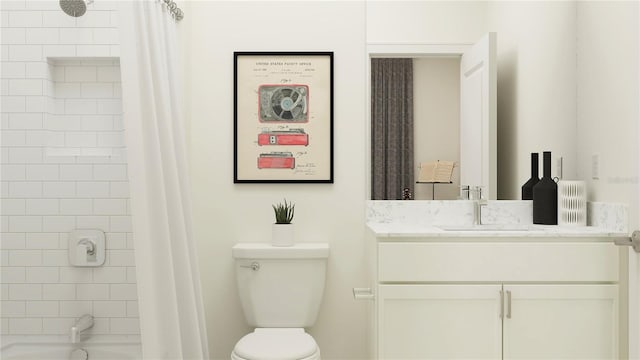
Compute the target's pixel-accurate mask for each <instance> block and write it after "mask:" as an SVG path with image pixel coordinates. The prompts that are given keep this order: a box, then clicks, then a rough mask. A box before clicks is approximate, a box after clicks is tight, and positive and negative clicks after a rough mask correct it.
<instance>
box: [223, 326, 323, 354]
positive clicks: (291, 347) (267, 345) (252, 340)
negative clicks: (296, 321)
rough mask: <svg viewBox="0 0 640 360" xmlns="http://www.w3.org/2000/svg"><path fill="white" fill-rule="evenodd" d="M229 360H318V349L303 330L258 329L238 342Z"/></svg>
mask: <svg viewBox="0 0 640 360" xmlns="http://www.w3.org/2000/svg"><path fill="white" fill-rule="evenodd" d="M231 359H232V360H320V349H319V348H318V344H316V341H315V340H314V339H313V337H311V335H309V334H307V333H306V332H305V331H304V329H295V328H284V329H283V328H266V329H265V328H259V329H255V330H254V332H252V333H250V334H247V335H245V336H244V337H243V338H242V339H240V341H238V343H237V344H236V346H235V348H234V349H233V353H231Z"/></svg>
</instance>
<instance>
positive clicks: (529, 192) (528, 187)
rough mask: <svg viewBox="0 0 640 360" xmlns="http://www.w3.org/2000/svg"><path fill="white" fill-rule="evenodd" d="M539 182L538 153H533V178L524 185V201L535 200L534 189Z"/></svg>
mask: <svg viewBox="0 0 640 360" xmlns="http://www.w3.org/2000/svg"><path fill="white" fill-rule="evenodd" d="M538 181H540V178H539V177H538V153H531V178H530V179H529V180H527V182H526V183H524V185H522V200H533V187H534V186H535V185H536V184H537V183H538Z"/></svg>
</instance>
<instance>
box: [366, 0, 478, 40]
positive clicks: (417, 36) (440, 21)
mask: <svg viewBox="0 0 640 360" xmlns="http://www.w3.org/2000/svg"><path fill="white" fill-rule="evenodd" d="M366 6H367V43H369V44H458V43H463V44H473V43H474V42H476V41H477V40H478V39H480V38H481V37H482V35H483V34H484V33H486V32H487V24H486V20H487V19H486V11H487V2H486V1H393V0H391V1H389V0H387V1H377V0H376V1H371V0H369V1H366Z"/></svg>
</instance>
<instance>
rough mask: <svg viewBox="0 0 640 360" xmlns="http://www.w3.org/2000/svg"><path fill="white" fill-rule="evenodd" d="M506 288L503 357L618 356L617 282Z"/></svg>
mask: <svg viewBox="0 0 640 360" xmlns="http://www.w3.org/2000/svg"><path fill="white" fill-rule="evenodd" d="M504 291H505V319H504V359H616V358H617V355H618V352H617V349H618V341H617V332H618V331H617V330H618V325H617V319H618V300H617V299H618V286H617V285H568V284H562V285H505V286H504ZM509 297H510V298H511V299H510V300H511V301H509Z"/></svg>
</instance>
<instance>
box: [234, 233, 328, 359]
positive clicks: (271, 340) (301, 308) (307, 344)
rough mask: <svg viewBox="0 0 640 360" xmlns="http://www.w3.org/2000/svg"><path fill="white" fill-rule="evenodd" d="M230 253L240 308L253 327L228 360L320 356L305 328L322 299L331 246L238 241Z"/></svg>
mask: <svg viewBox="0 0 640 360" xmlns="http://www.w3.org/2000/svg"><path fill="white" fill-rule="evenodd" d="M232 255H233V258H234V260H235V271H236V280H237V286H238V294H239V296H240V302H241V304H242V310H243V311H244V315H245V318H246V320H247V323H248V324H249V325H251V326H253V327H255V330H254V331H253V332H252V333H249V334H247V335H245V336H244V337H242V339H240V340H239V341H238V342H237V343H236V345H235V347H234V349H233V352H232V353H231V359H232V360H318V359H320V348H319V347H318V344H317V343H316V341H315V340H314V338H313V337H312V336H311V335H309V334H307V333H306V332H305V328H307V327H310V326H312V325H313V324H314V323H315V321H316V317H317V315H318V310H319V309H320V304H321V303H322V294H323V292H324V284H325V273H326V269H327V258H328V257H329V244H321V243H302V244H295V245H293V246H286V247H280V246H272V245H270V244H263V243H259V244H258V243H240V244H237V245H235V246H234V247H233V249H232Z"/></svg>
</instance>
